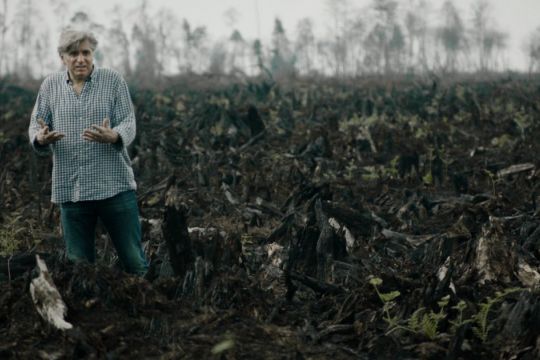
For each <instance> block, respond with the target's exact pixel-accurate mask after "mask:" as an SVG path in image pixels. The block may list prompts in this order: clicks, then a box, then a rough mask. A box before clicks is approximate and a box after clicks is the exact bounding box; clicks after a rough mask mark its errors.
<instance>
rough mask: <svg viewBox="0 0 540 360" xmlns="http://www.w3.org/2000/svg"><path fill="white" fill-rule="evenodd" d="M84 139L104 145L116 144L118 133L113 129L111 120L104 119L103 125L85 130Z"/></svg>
mask: <svg viewBox="0 0 540 360" xmlns="http://www.w3.org/2000/svg"><path fill="white" fill-rule="evenodd" d="M82 137H83V139H84V140H88V141H93V142H98V143H103V144H114V143H115V142H117V141H118V137H119V135H118V133H117V132H116V131H114V130H113V129H111V121H110V120H109V118H105V119H103V124H102V125H101V126H99V125H92V127H91V128H89V129H85V130H84V132H83V134H82Z"/></svg>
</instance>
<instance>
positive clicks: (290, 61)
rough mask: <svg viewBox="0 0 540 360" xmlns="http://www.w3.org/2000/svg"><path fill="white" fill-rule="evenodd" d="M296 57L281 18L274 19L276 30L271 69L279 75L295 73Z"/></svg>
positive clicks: (273, 37) (274, 32) (286, 75)
mask: <svg viewBox="0 0 540 360" xmlns="http://www.w3.org/2000/svg"><path fill="white" fill-rule="evenodd" d="M295 62H296V58H295V57H294V55H293V54H292V52H291V51H290V43H289V39H288V38H287V35H286V34H285V28H284V27H283V24H282V23H281V20H280V19H277V18H276V19H275V21H274V31H273V33H272V57H271V59H270V70H271V71H272V74H274V75H275V76H278V77H289V76H292V75H294V73H295V68H294V65H295Z"/></svg>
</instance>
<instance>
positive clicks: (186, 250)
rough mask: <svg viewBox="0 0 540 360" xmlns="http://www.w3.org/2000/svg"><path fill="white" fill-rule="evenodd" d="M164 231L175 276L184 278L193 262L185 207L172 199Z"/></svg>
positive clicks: (166, 207)
mask: <svg viewBox="0 0 540 360" xmlns="http://www.w3.org/2000/svg"><path fill="white" fill-rule="evenodd" d="M162 230H163V238H164V239H165V243H166V244H167V249H168V250H169V260H170V262H171V267H172V269H173V271H174V275H176V276H184V275H185V273H186V271H187V269H188V268H189V265H190V264H191V263H192V262H193V252H192V245H191V239H190V237H189V233H188V228H187V208H186V206H185V205H183V204H182V205H178V204H176V203H175V202H174V201H171V198H168V199H167V203H166V206H165V214H164V219H163V225H162Z"/></svg>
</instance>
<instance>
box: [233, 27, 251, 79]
mask: <svg viewBox="0 0 540 360" xmlns="http://www.w3.org/2000/svg"><path fill="white" fill-rule="evenodd" d="M229 42H230V43H231V45H232V46H231V51H230V69H231V71H232V72H235V71H242V72H243V71H244V69H245V57H244V56H245V49H246V46H247V44H246V41H245V40H244V38H243V37H242V34H241V33H240V31H238V30H236V29H235V30H234V31H233V33H232V34H231V37H230V38H229Z"/></svg>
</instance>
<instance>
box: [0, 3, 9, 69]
mask: <svg viewBox="0 0 540 360" xmlns="http://www.w3.org/2000/svg"><path fill="white" fill-rule="evenodd" d="M2 5H3V6H2V12H1V13H0V48H1V49H2V51H0V77H1V76H3V75H5V74H6V73H7V70H6V69H5V66H6V63H7V54H8V51H7V47H6V33H7V31H8V24H7V17H8V2H7V0H3V1H2Z"/></svg>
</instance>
